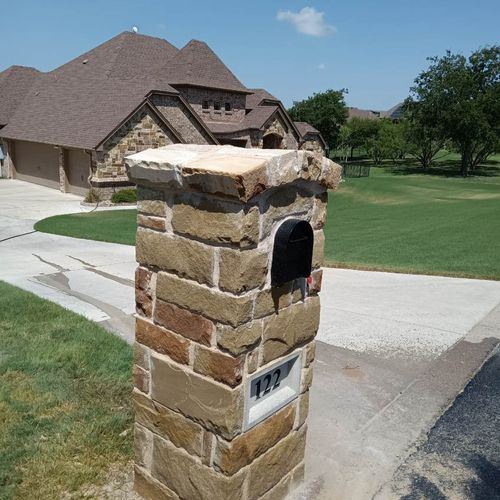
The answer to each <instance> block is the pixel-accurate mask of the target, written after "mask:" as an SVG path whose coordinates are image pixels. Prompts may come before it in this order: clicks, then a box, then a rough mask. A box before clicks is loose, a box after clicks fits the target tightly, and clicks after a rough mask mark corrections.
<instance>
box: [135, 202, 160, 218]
mask: <svg viewBox="0 0 500 500" xmlns="http://www.w3.org/2000/svg"><path fill="white" fill-rule="evenodd" d="M137 211H138V212H140V213H142V214H149V215H156V216H157V217H165V213H166V210H165V202H164V201H163V200H138V201H137Z"/></svg>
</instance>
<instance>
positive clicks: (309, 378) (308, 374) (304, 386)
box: [300, 366, 313, 393]
mask: <svg viewBox="0 0 500 500" xmlns="http://www.w3.org/2000/svg"><path fill="white" fill-rule="evenodd" d="M312 382H313V369H312V366H308V367H307V368H303V369H302V375H301V376H300V392H301V393H302V392H306V391H308V390H309V389H310V388H311V385H312Z"/></svg>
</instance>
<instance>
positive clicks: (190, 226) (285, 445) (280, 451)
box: [126, 145, 341, 500]
mask: <svg viewBox="0 0 500 500" xmlns="http://www.w3.org/2000/svg"><path fill="white" fill-rule="evenodd" d="M126 164H127V170H128V174H129V176H130V180H131V181H133V182H134V183H136V184H137V185H138V195H139V202H138V226H139V227H138V231H137V260H138V262H139V267H138V268H137V271H136V304H137V319H136V321H137V323H136V343H135V352H134V363H135V364H134V370H133V375H134V382H135V389H134V393H133V397H134V402H135V411H136V424H135V488H136V491H137V492H138V493H139V494H140V495H142V496H143V497H144V498H147V499H155V500H157V499H167V498H168V499H190V500H196V499H207V500H208V499H210V500H212V499H221V500H222V499H224V500H230V499H235V500H236V499H237V500H257V499H261V500H262V499H266V500H271V499H272V500H279V499H280V498H285V496H286V495H287V494H288V493H289V491H291V489H292V488H294V487H295V486H296V485H297V484H298V483H299V482H300V481H301V479H302V477H303V474H304V449H305V439H306V429H307V425H306V419H307V413H308V405H309V388H310V385H311V382H312V361H313V359H314V346H315V344H314V337H315V334H316V331H317V328H318V325H319V296H318V292H319V291H320V288H321V276H322V271H321V269H320V266H321V263H322V258H323V244H324V236H323V225H324V222H325V217H326V205H327V188H333V187H335V186H336V185H337V184H338V182H339V180H340V173H341V168H340V167H339V166H338V165H336V164H334V163H332V162H331V161H330V160H328V159H326V158H323V157H322V156H321V155H317V154H314V153H310V152H307V151H277V150H256V149H240V148H235V147H232V146H192V145H172V146H167V147H165V148H160V149H157V150H148V151H144V152H142V153H139V154H135V155H132V156H130V157H128V158H127V159H126ZM290 217H293V218H299V219H303V220H307V221H309V222H310V224H311V225H312V227H313V229H314V252H313V271H312V280H311V283H310V284H309V285H308V289H307V291H304V290H305V280H304V279H299V280H296V281H293V282H289V283H286V284H284V285H282V286H280V287H278V288H276V287H271V284H270V266H271V260H272V248H273V238H274V234H275V231H276V229H277V228H278V226H279V225H280V224H281V223H282V222H283V221H284V220H286V219H287V218H290ZM292 352H297V353H301V358H299V359H302V361H301V363H302V365H301V367H300V375H301V376H300V390H299V394H298V396H297V397H296V398H295V399H294V400H293V401H291V402H290V403H288V404H287V405H286V406H284V407H283V408H280V409H279V411H276V412H275V413H274V414H272V415H271V416H269V417H267V418H266V419H265V420H263V421H262V422H260V423H258V424H257V425H255V426H254V427H252V428H250V429H248V430H246V431H243V419H244V417H243V413H244V394H245V388H246V384H247V381H248V377H249V375H250V374H252V373H254V372H256V370H260V369H262V368H264V367H266V366H267V365H268V364H269V363H271V362H274V361H275V360H277V359H279V358H281V357H283V356H286V355H288V354H289V353H292Z"/></svg>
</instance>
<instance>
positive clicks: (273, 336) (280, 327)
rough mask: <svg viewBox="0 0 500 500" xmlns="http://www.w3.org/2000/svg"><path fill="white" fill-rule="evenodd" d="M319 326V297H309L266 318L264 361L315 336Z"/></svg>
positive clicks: (285, 352)
mask: <svg viewBox="0 0 500 500" xmlns="http://www.w3.org/2000/svg"><path fill="white" fill-rule="evenodd" d="M318 327H319V297H309V298H308V299H307V300H306V301H305V302H299V303H297V304H294V305H292V306H290V307H288V308H287V309H283V310H282V311H280V312H279V313H278V314H274V315H272V316H269V317H268V318H266V319H265V322H264V334H263V363H267V362H269V361H272V360H273V359H276V358H279V357H280V356H283V355H284V354H287V353H288V352H290V351H291V350H292V349H294V348H295V347H297V346H298V345H300V344H302V343H304V342H305V341H307V340H309V339H312V338H314V336H315V335H316V332H317V331H318Z"/></svg>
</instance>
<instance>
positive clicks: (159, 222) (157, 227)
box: [137, 214, 165, 232]
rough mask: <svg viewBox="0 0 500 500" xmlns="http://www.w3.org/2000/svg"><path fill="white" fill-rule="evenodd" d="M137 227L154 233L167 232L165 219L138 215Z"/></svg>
mask: <svg viewBox="0 0 500 500" xmlns="http://www.w3.org/2000/svg"><path fill="white" fill-rule="evenodd" d="M137 225H138V226H142V227H145V228H147V229H153V230H154V231H162V232H163V231H165V219H163V218H161V217H151V216H149V215H142V214H138V215H137Z"/></svg>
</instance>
